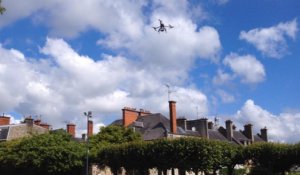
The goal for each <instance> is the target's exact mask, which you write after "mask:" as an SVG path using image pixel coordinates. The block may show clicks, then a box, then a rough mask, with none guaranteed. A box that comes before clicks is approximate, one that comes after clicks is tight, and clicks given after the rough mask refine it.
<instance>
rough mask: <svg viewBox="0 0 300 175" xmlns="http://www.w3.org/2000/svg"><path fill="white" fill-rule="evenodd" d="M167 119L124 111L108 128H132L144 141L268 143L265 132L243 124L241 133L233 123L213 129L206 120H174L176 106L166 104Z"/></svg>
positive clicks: (144, 113)
mask: <svg viewBox="0 0 300 175" xmlns="http://www.w3.org/2000/svg"><path fill="white" fill-rule="evenodd" d="M169 114H170V116H169V118H167V117H165V116H164V115H162V114H160V113H151V112H150V111H145V110H143V109H140V110H136V109H135V108H130V107H124V108H123V109H122V119H120V120H116V121H114V122H113V123H111V125H121V126H124V127H132V128H133V129H134V130H135V131H136V132H139V133H141V135H142V138H143V139H144V140H155V139H161V138H177V137H202V138H207V139H212V140H220V141H227V142H232V143H234V144H238V145H249V144H251V143H253V142H267V141H268V137H267V129H266V128H263V129H261V133H260V134H257V135H254V134H253V125H251V124H246V125H245V126H244V130H240V131H237V130H236V128H235V126H234V125H233V122H232V121H231V120H227V121H226V122H225V125H226V127H225V128H224V127H222V126H221V127H216V126H214V123H213V122H210V121H208V119H207V118H201V119H195V120H187V119H186V118H177V116H176V115H177V114H176V102H175V101H169Z"/></svg>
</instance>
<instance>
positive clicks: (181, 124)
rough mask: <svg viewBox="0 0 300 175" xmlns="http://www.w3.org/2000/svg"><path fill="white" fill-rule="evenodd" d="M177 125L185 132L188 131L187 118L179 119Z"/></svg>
mask: <svg viewBox="0 0 300 175" xmlns="http://www.w3.org/2000/svg"><path fill="white" fill-rule="evenodd" d="M176 122H177V125H178V126H179V127H181V128H182V129H183V130H187V124H186V118H179V119H177V121H176Z"/></svg>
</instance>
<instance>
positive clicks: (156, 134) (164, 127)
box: [130, 113, 170, 140]
mask: <svg viewBox="0 0 300 175" xmlns="http://www.w3.org/2000/svg"><path fill="white" fill-rule="evenodd" d="M136 121H138V122H143V127H142V128H141V127H138V128H136V130H137V131H139V132H140V133H141V134H142V137H143V139H144V140H154V139H160V138H164V137H166V136H167V133H168V131H169V130H170V121H169V120H168V119H167V118H166V117H165V116H163V115H162V114H160V113H157V114H149V115H145V116H139V117H138V118H137V120H136ZM130 126H132V125H130Z"/></svg>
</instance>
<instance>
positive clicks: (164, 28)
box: [152, 19, 174, 33]
mask: <svg viewBox="0 0 300 175" xmlns="http://www.w3.org/2000/svg"><path fill="white" fill-rule="evenodd" d="M152 28H153V29H154V30H155V31H157V32H158V33H160V32H167V28H170V29H172V28H174V26H172V25H170V24H169V25H168V26H166V25H165V24H164V23H163V22H162V20H160V19H159V26H158V27H152Z"/></svg>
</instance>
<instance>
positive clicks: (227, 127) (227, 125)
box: [225, 120, 233, 141]
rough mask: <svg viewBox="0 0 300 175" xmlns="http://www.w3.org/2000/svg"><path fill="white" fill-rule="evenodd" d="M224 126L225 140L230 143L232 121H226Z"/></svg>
mask: <svg viewBox="0 0 300 175" xmlns="http://www.w3.org/2000/svg"><path fill="white" fill-rule="evenodd" d="M225 124H226V138H227V139H228V140H229V141H232V138H233V125H232V121H231V120H226V121H225Z"/></svg>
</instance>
